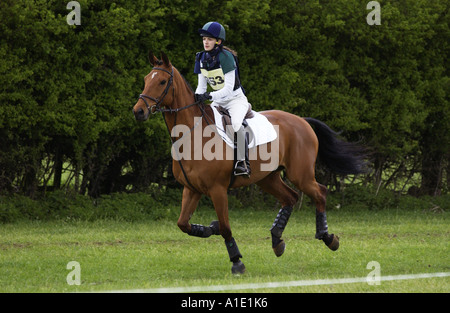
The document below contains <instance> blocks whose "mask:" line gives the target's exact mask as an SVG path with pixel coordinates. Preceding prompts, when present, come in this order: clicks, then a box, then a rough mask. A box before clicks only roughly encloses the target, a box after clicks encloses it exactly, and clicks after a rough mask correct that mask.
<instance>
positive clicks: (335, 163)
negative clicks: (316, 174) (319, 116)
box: [305, 117, 367, 175]
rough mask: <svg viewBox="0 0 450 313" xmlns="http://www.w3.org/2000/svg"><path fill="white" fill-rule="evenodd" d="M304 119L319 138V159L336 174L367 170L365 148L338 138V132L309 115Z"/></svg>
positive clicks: (356, 172) (357, 172) (358, 172)
mask: <svg viewBox="0 0 450 313" xmlns="http://www.w3.org/2000/svg"><path fill="white" fill-rule="evenodd" d="M305 120H306V121H307V122H308V123H309V124H310V125H311V126H312V127H313V129H314V132H315V133H316V135H317V138H318V139H319V159H320V160H321V161H322V162H323V163H325V165H326V166H327V167H328V168H329V169H330V170H331V171H333V172H334V173H336V174H342V175H346V174H360V173H366V172H367V165H366V162H365V161H364V158H365V149H364V148H363V147H361V146H360V145H357V144H355V143H351V142H346V141H344V140H341V139H339V138H338V135H339V134H338V133H336V132H335V131H333V130H332V129H331V128H330V127H328V126H327V125H326V124H325V123H323V122H321V121H319V120H316V119H314V118H311V117H306V118H305Z"/></svg>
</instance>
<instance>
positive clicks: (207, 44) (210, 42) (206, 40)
mask: <svg viewBox="0 0 450 313" xmlns="http://www.w3.org/2000/svg"><path fill="white" fill-rule="evenodd" d="M216 42H217V43H218V44H220V43H221V42H222V40H221V39H219V40H218V41H216V38H212V37H203V48H204V49H205V51H211V50H212V49H213V48H214V46H215V44H216Z"/></svg>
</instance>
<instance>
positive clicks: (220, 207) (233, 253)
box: [210, 188, 245, 274]
mask: <svg viewBox="0 0 450 313" xmlns="http://www.w3.org/2000/svg"><path fill="white" fill-rule="evenodd" d="M210 196H211V199H212V201H213V203H214V208H215V210H216V214H217V217H218V219H219V232H220V234H221V235H222V237H223V238H224V239H225V246H226V247H227V251H228V256H229V257H230V261H231V262H233V266H232V267H231V272H232V273H233V274H243V273H244V272H245V266H244V263H242V261H241V260H240V258H242V254H241V253H240V251H239V248H238V246H237V244H236V241H235V240H234V238H233V236H232V233H231V227H230V222H229V219H228V195H227V190H226V188H216V190H214V191H212V192H211V194H210Z"/></svg>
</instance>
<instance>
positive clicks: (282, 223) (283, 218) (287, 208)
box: [257, 172, 298, 257]
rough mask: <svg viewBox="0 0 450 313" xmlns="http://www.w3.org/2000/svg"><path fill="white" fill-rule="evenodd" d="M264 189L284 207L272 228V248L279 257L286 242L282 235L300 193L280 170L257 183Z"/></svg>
mask: <svg viewBox="0 0 450 313" xmlns="http://www.w3.org/2000/svg"><path fill="white" fill-rule="evenodd" d="M257 184H258V186H260V187H261V188H262V189H263V190H264V191H266V192H268V193H270V194H272V195H273V196H274V197H275V198H277V199H278V201H280V203H281V205H282V208H281V209H280V211H279V212H278V215H277V217H276V218H275V221H274V222H273V225H272V228H271V229H270V232H271V235H272V249H273V251H274V252H275V255H276V256H277V257H280V256H281V255H282V254H283V252H284V250H285V248H286V244H285V242H284V240H283V239H281V235H282V234H283V231H284V229H285V227H286V225H287V222H288V220H289V217H290V216H291V213H292V209H293V207H294V205H295V203H297V201H298V194H297V192H295V191H294V190H292V189H291V188H289V187H288V186H287V185H286V184H285V183H284V182H283V181H282V180H281V177H280V172H273V173H271V174H270V175H269V176H267V177H266V178H264V179H263V180H261V181H260V182H258V183H257Z"/></svg>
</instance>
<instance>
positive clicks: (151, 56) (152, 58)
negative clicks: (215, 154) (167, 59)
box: [148, 50, 159, 66]
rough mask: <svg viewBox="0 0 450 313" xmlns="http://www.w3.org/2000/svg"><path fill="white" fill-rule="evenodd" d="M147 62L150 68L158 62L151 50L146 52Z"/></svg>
mask: <svg viewBox="0 0 450 313" xmlns="http://www.w3.org/2000/svg"><path fill="white" fill-rule="evenodd" d="M148 60H149V61H150V64H151V65H152V66H155V64H158V62H159V61H158V59H157V58H156V57H155V55H154V54H153V52H152V51H151V50H149V51H148Z"/></svg>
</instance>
